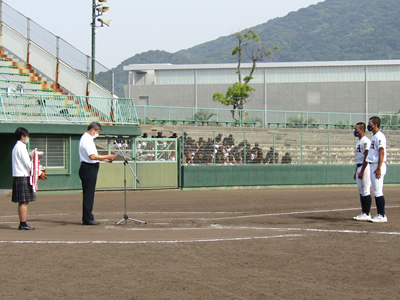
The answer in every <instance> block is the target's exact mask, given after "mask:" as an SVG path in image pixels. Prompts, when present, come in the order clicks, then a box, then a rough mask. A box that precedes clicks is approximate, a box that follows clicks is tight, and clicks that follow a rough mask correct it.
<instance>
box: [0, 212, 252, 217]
mask: <svg viewBox="0 0 400 300" xmlns="http://www.w3.org/2000/svg"><path fill="white" fill-rule="evenodd" d="M245 213H246V212H243V211H147V212H144V211H143V212H137V211H136V212H127V214H137V215H139V214H141V215H147V214H149V215H152V214H160V215H162V214H177V215H182V214H188V215H200V214H204V215H206V214H217V215H223V214H229V215H235V214H241V215H242V214H245ZM93 214H94V215H123V214H125V212H94V213H93ZM78 215H81V213H78V212H77V213H54V214H29V217H48V216H78ZM15 217H18V215H16V214H14V215H6V216H0V218H15Z"/></svg>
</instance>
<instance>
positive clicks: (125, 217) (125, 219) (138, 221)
mask: <svg viewBox="0 0 400 300" xmlns="http://www.w3.org/2000/svg"><path fill="white" fill-rule="evenodd" d="M128 220H129V221H133V222H136V223H139V224H147V223H146V222H144V221H140V220H136V219H132V218H129V217H128V215H124V218H123V219H121V220H119V221H118V222H115V225H119V224H121V223H122V222H123V221H125V224H126V223H127V221H128Z"/></svg>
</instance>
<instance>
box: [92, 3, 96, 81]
mask: <svg viewBox="0 0 400 300" xmlns="http://www.w3.org/2000/svg"><path fill="white" fill-rule="evenodd" d="M96 18H97V15H96V0H92V24H91V25H92V70H91V71H92V73H91V79H92V80H93V81H94V79H95V48H96Z"/></svg>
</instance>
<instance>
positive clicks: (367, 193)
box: [353, 122, 372, 221]
mask: <svg viewBox="0 0 400 300" xmlns="http://www.w3.org/2000/svg"><path fill="white" fill-rule="evenodd" d="M354 136H355V137H358V142H357V144H356V153H355V157H354V162H355V164H356V171H355V172H354V179H355V180H357V186H358V191H359V193H360V202H361V214H359V215H358V216H356V217H353V220H356V221H369V220H371V214H370V210H371V202H372V200H371V176H370V167H369V163H368V162H367V161H366V158H367V155H368V152H369V147H370V145H371V141H370V140H369V138H367V137H366V136H365V123H363V122H359V123H357V124H356V126H355V127H354Z"/></svg>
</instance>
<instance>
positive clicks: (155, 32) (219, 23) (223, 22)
mask: <svg viewBox="0 0 400 300" xmlns="http://www.w3.org/2000/svg"><path fill="white" fill-rule="evenodd" d="M322 1H323V0H278V1H276V0H275V1H272V0H246V1H243V0H201V1H195V0H170V1H167V0H145V1H143V0H141V1H138V0H107V4H106V5H108V6H109V7H110V10H109V12H108V13H107V14H104V15H103V17H102V18H104V19H111V24H110V27H106V26H104V27H101V28H97V33H96V55H95V58H96V60H98V61H99V62H100V63H102V64H103V65H104V66H106V67H108V68H110V69H111V68H114V67H116V66H117V65H119V64H120V63H121V62H122V61H124V60H125V59H128V58H130V57H132V56H134V55H135V54H138V53H142V52H146V51H149V50H165V51H168V52H171V53H174V52H176V51H179V50H182V49H187V48H191V47H193V46H196V45H199V44H202V43H205V42H208V41H212V40H215V39H217V38H218V37H221V36H227V35H230V34H233V33H235V32H237V31H240V30H243V29H246V28H251V27H254V26H256V25H259V24H262V23H265V22H267V21H268V20H270V19H274V18H277V17H284V16H286V15H287V14H288V13H290V12H292V11H297V10H299V9H301V8H304V7H308V6H310V5H313V4H317V3H319V2H322ZM3 2H5V3H6V4H8V5H9V6H11V7H13V8H14V9H16V10H17V11H19V12H20V13H21V14H23V15H25V16H26V17H29V18H30V19H32V20H33V21H34V22H36V23H38V24H39V25H41V26H42V27H44V28H46V29H47V30H48V31H50V32H51V33H53V34H54V35H57V36H60V37H61V38H63V39H64V40H65V41H67V42H68V43H70V44H71V45H73V46H74V47H76V48H78V49H79V50H80V51H82V52H83V53H85V54H88V55H90V53H91V25H90V23H91V21H92V20H91V18H92V0H68V1H61V0H35V1H32V0H3ZM98 25H100V23H98Z"/></svg>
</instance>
